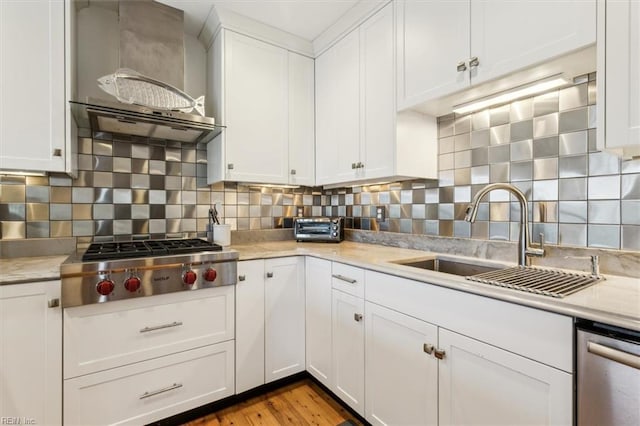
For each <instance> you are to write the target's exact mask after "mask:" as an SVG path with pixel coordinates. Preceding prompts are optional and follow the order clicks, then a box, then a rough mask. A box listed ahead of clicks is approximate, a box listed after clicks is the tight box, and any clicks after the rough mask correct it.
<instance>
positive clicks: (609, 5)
mask: <svg viewBox="0 0 640 426" xmlns="http://www.w3.org/2000/svg"><path fill="white" fill-rule="evenodd" d="M639 28H640V3H639V2H637V1H601V2H600V3H599V9H598V55H599V57H598V84H597V86H598V102H601V101H603V100H604V102H602V104H599V105H598V114H599V116H598V137H597V138H596V140H597V141H598V148H599V149H605V148H606V149H617V150H622V154H623V155H624V156H625V158H629V157H632V156H637V155H640V79H638V75H640V30H639Z"/></svg>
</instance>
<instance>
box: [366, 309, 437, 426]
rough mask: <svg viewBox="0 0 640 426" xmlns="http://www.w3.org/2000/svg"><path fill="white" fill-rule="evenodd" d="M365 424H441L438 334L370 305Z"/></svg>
mask: <svg viewBox="0 0 640 426" xmlns="http://www.w3.org/2000/svg"><path fill="white" fill-rule="evenodd" d="M365 312H366V314H365V329H366V352H365V357H366V370H365V377H366V388H365V395H366V399H365V407H366V410H365V412H366V416H365V417H366V419H367V420H369V421H370V422H371V423H372V424H376V425H437V424H438V360H437V359H436V358H435V357H433V356H432V354H433V351H434V350H435V348H436V347H437V343H438V328H437V327H436V326H435V325H433V324H429V323H427V322H424V321H420V320H418V319H415V318H412V317H409V316H407V315H404V314H401V313H399V312H395V311H392V310H391V309H387V308H384V307H382V306H379V305H375V304H373V303H369V302H367V303H366V309H365Z"/></svg>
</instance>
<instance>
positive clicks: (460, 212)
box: [0, 74, 640, 250]
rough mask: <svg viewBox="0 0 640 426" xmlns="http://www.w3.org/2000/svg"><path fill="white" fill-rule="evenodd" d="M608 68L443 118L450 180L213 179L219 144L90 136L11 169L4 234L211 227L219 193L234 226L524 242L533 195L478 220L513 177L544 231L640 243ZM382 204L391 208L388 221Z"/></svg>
mask: <svg viewBox="0 0 640 426" xmlns="http://www.w3.org/2000/svg"><path fill="white" fill-rule="evenodd" d="M595 89H596V88H595V74H591V75H589V76H583V77H580V78H577V79H576V80H575V84H574V85H573V86H571V87H569V88H565V89H561V90H555V91H551V92H548V93H545V94H543V95H540V96H536V97H532V98H528V99H524V100H520V101H516V102H513V103H511V104H507V105H503V106H499V107H495V108H491V109H486V110H483V111H479V112H476V113H473V114H468V115H464V116H454V115H451V116H446V117H440V118H439V119H438V127H439V153H438V156H439V180H438V181H409V182H401V183H389V184H383V185H369V186H355V187H348V188H340V189H332V190H322V189H321V188H296V189H283V188H271V187H267V186H256V187H254V186H247V185H243V184H236V183H224V184H222V183H220V184H216V185H211V186H209V185H207V184H206V146H204V145H198V146H193V145H184V144H183V145H180V144H173V143H166V144H159V145H149V144H139V143H131V142H129V141H124V140H118V139H117V138H112V137H111V135H109V134H99V133H98V134H94V135H93V138H90V137H85V138H80V139H79V145H78V153H79V158H78V160H79V161H78V163H79V172H78V177H77V178H76V179H71V178H69V177H67V176H66V175H55V174H54V175H50V176H47V177H35V176H34V177H31V176H29V177H24V176H10V175H0V222H1V225H2V226H1V231H2V234H1V238H2V239H24V238H46V237H70V236H73V237H77V240H78V244H79V245H83V244H86V243H88V242H90V241H91V240H93V239H96V240H105V241H109V240H129V239H132V238H165V237H182V236H188V237H193V236H199V237H204V235H205V233H204V230H205V225H206V223H207V211H208V209H209V207H210V206H211V205H212V204H214V203H215V204H217V206H218V210H219V211H220V213H221V216H222V218H223V220H224V222H226V223H229V224H231V225H232V229H237V230H254V229H271V228H280V227H288V226H291V220H290V218H292V217H295V216H297V215H299V214H302V215H305V216H311V215H312V216H319V215H331V216H338V215H339V216H345V217H346V224H347V227H350V228H356V229H367V230H378V229H379V230H384V231H391V232H400V233H411V234H425V235H438V236H448V237H459V238H474V239H492V240H517V238H518V226H519V225H518V219H519V215H520V212H519V205H518V203H517V202H515V199H513V198H512V197H511V196H510V195H509V194H508V193H506V192H504V191H494V192H492V193H491V194H489V195H488V196H487V198H486V199H485V201H484V202H483V203H481V208H480V210H479V214H478V218H477V221H476V222H475V223H473V224H470V223H468V222H465V221H464V220H463V218H464V210H465V208H466V206H467V204H468V203H469V202H470V201H471V199H472V198H473V196H474V195H475V194H476V193H477V192H478V191H479V190H480V189H481V188H482V187H484V186H485V185H486V184H488V183H494V182H509V183H512V184H513V185H515V186H516V187H518V188H519V189H521V190H522V191H523V192H524V193H525V195H526V196H527V199H528V200H530V202H529V213H530V218H531V219H532V221H533V225H532V238H533V239H534V241H535V240H537V239H538V235H539V234H540V233H543V234H544V238H545V241H546V242H547V243H550V244H559V245H567V246H577V247H599V248H613V249H624V250H640V213H639V212H640V160H633V161H628V162H622V161H621V160H620V159H619V158H618V157H616V156H614V155H611V154H608V153H604V152H597V150H596V131H595V128H596V121H595V117H596V99H595V93H596V90H595ZM378 206H382V207H384V213H385V220H384V221H382V222H379V221H377V220H376V219H375V217H376V209H377V207H378Z"/></svg>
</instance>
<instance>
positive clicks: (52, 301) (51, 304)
mask: <svg viewBox="0 0 640 426" xmlns="http://www.w3.org/2000/svg"><path fill="white" fill-rule="evenodd" d="M47 306H48V307H50V308H57V307H58V306H60V299H57V298H56V299H49V301H47Z"/></svg>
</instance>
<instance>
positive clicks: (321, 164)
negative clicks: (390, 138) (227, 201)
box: [316, 30, 360, 185]
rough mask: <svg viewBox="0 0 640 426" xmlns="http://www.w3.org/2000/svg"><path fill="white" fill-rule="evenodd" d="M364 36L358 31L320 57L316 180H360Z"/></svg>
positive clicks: (317, 93) (317, 67) (317, 83)
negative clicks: (361, 71) (360, 51)
mask: <svg viewBox="0 0 640 426" xmlns="http://www.w3.org/2000/svg"><path fill="white" fill-rule="evenodd" d="M359 50H360V36H359V31H358V30H355V31H352V32H351V33H350V34H348V35H347V36H346V37H345V38H343V39H342V40H340V41H339V42H338V43H336V44H335V45H334V46H333V47H331V48H330V49H329V50H327V51H326V52H324V53H323V54H322V55H320V56H319V57H318V58H317V59H316V183H317V184H318V185H326V184H331V183H338V182H348V181H351V180H354V179H356V176H357V170H358V169H355V168H353V167H352V165H355V164H356V163H358V162H359V161H360V58H359Z"/></svg>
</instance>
